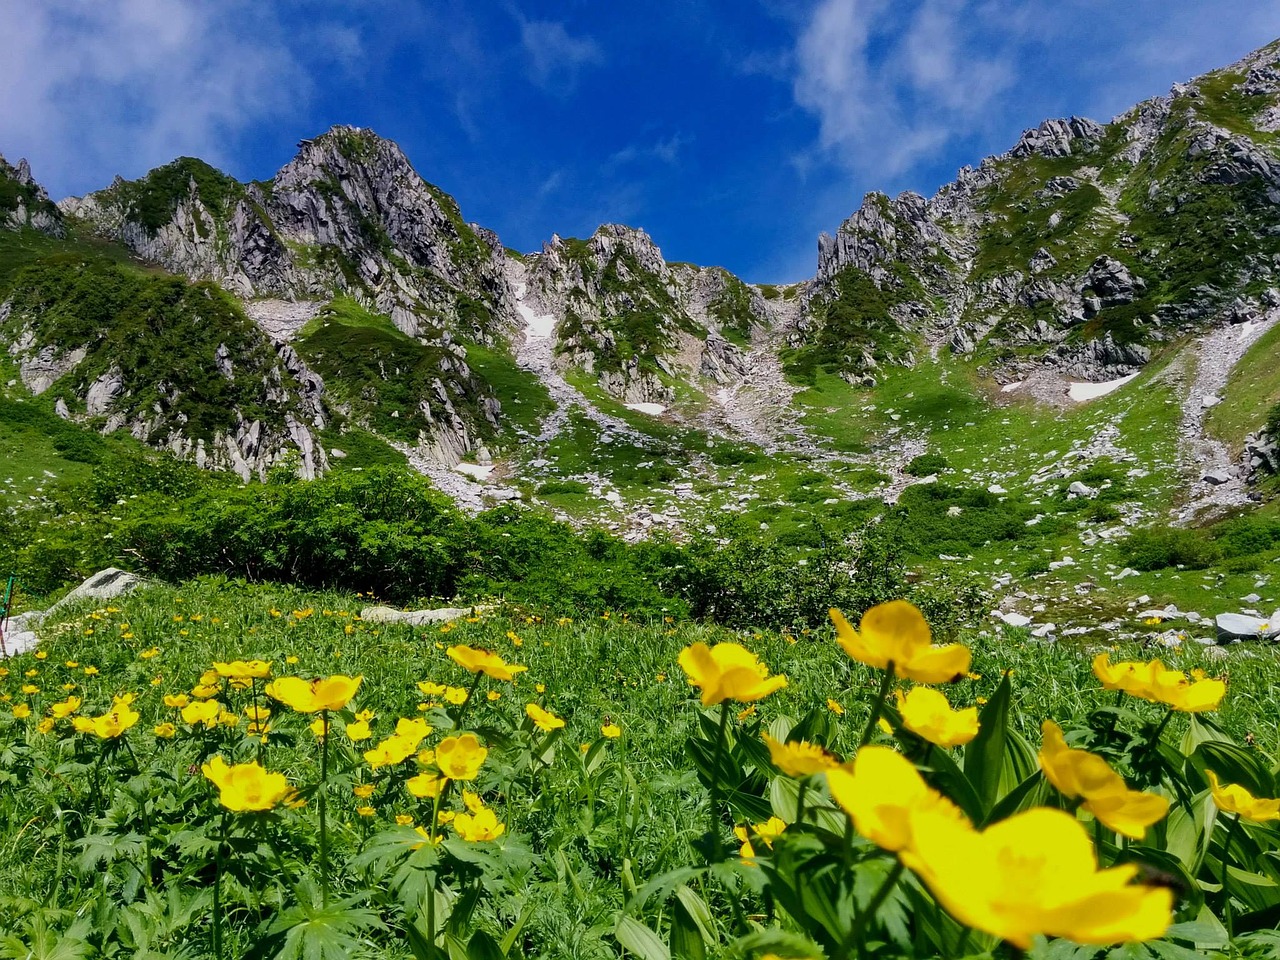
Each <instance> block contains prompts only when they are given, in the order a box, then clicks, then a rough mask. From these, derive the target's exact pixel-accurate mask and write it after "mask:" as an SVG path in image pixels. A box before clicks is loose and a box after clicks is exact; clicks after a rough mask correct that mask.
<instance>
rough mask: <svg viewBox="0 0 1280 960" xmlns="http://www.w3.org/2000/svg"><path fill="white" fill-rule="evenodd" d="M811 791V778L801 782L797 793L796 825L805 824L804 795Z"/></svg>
mask: <svg viewBox="0 0 1280 960" xmlns="http://www.w3.org/2000/svg"><path fill="white" fill-rule="evenodd" d="M808 789H809V778H808V777H805V778H804V779H803V780H801V781H800V790H799V791H798V792H797V793H796V823H804V795H805V792H806V791H807V790H808Z"/></svg>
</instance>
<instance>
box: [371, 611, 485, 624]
mask: <svg viewBox="0 0 1280 960" xmlns="http://www.w3.org/2000/svg"><path fill="white" fill-rule="evenodd" d="M487 609H490V608H489V607H438V608H436V609H434V610H396V609H395V608H394V607H365V608H364V609H363V610H361V611H360V619H361V620H363V621H364V622H365V623H403V624H407V625H409V626H411V627H422V626H426V625H427V624H429V623H448V622H449V621H450V620H461V619H462V618H463V617H469V616H472V615H473V614H474V613H479V612H481V611H482V610H487Z"/></svg>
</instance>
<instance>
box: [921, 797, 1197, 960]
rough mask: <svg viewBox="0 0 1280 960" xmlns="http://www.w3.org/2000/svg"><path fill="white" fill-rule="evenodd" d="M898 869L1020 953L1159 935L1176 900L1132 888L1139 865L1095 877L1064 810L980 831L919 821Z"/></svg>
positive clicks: (1078, 829) (1090, 854)
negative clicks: (1051, 944) (1052, 944)
mask: <svg viewBox="0 0 1280 960" xmlns="http://www.w3.org/2000/svg"><path fill="white" fill-rule="evenodd" d="M911 819H912V824H911V833H912V845H911V848H910V849H908V850H904V851H903V852H902V862H903V863H905V864H906V865H907V866H908V867H910V868H911V869H912V870H913V871H915V873H916V874H917V875H918V876H919V877H920V879H921V880H923V881H924V883H925V884H926V885H927V886H928V887H929V889H930V891H932V893H933V895H934V896H935V897H936V898H937V899H938V901H939V902H940V903H941V904H942V905H943V906H944V907H946V909H947V910H948V911H949V912H950V913H951V914H952V915H953V916H954V917H955V918H956V919H957V920H959V921H960V922H961V923H962V924H965V925H967V926H971V927H976V928H977V929H979V930H982V931H984V932H986V933H990V934H992V935H994V936H997V937H1001V938H1003V939H1005V940H1008V941H1009V942H1010V943H1012V944H1014V945H1015V946H1017V947H1020V948H1021V949H1023V950H1026V949H1028V948H1030V946H1031V941H1032V938H1033V937H1034V936H1035V935H1036V934H1044V935H1045V936H1050V937H1065V938H1067V939H1068V940H1074V941H1076V942H1077V943H1083V944H1095V945H1105V944H1112V943H1130V942H1134V941H1141V940H1150V939H1154V938H1156V937H1160V936H1163V935H1164V933H1165V931H1166V930H1167V929H1168V927H1169V924H1170V923H1171V922H1172V919H1173V918H1172V907H1173V893H1172V891H1170V890H1168V889H1167V888H1164V887H1145V886H1133V885H1130V881H1131V880H1132V879H1133V878H1134V877H1135V876H1136V875H1137V873H1138V867H1137V866H1136V865H1133V864H1127V865H1125V866H1121V867H1114V868H1112V869H1109V870H1099V869H1098V861H1097V857H1096V855H1095V853H1094V848H1093V844H1092V843H1091V842H1090V840H1089V836H1088V834H1087V833H1086V832H1085V829H1084V826H1083V825H1082V824H1081V823H1080V822H1079V821H1078V820H1076V819H1075V817H1073V816H1071V815H1070V814H1069V813H1065V812H1064V811H1062V810H1052V809H1049V808H1045V807H1041V808H1036V809H1032V810H1027V811H1025V812H1023V813H1019V814H1015V815H1014V816H1012V817H1009V818H1008V819H1007V820H1001V821H1000V822H998V823H996V824H994V825H992V826H991V827H988V828H987V829H986V830H984V831H982V832H981V833H979V832H978V831H976V830H974V829H973V828H972V827H970V826H969V825H968V824H967V823H965V822H963V821H958V820H954V819H948V818H945V817H937V816H929V815H927V814H926V815H916V816H913V817H912V818H911Z"/></svg>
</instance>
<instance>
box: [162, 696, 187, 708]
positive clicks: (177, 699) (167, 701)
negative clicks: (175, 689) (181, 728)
mask: <svg viewBox="0 0 1280 960" xmlns="http://www.w3.org/2000/svg"><path fill="white" fill-rule="evenodd" d="M190 702H191V698H190V697H188V696H187V695H186V694H185V693H178V694H172V693H166V694H165V695H164V705H165V706H166V707H177V708H179V709H181V708H182V707H185V706H186V705H187V704H188V703H190Z"/></svg>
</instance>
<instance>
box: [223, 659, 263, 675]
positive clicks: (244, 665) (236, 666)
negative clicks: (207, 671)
mask: <svg viewBox="0 0 1280 960" xmlns="http://www.w3.org/2000/svg"><path fill="white" fill-rule="evenodd" d="M213 669H214V670H217V671H218V676H220V677H228V678H230V679H232V680H261V679H263V678H264V677H269V676H271V664H269V663H267V662H266V661H265V660H232V661H231V662H230V663H214V665H213Z"/></svg>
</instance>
